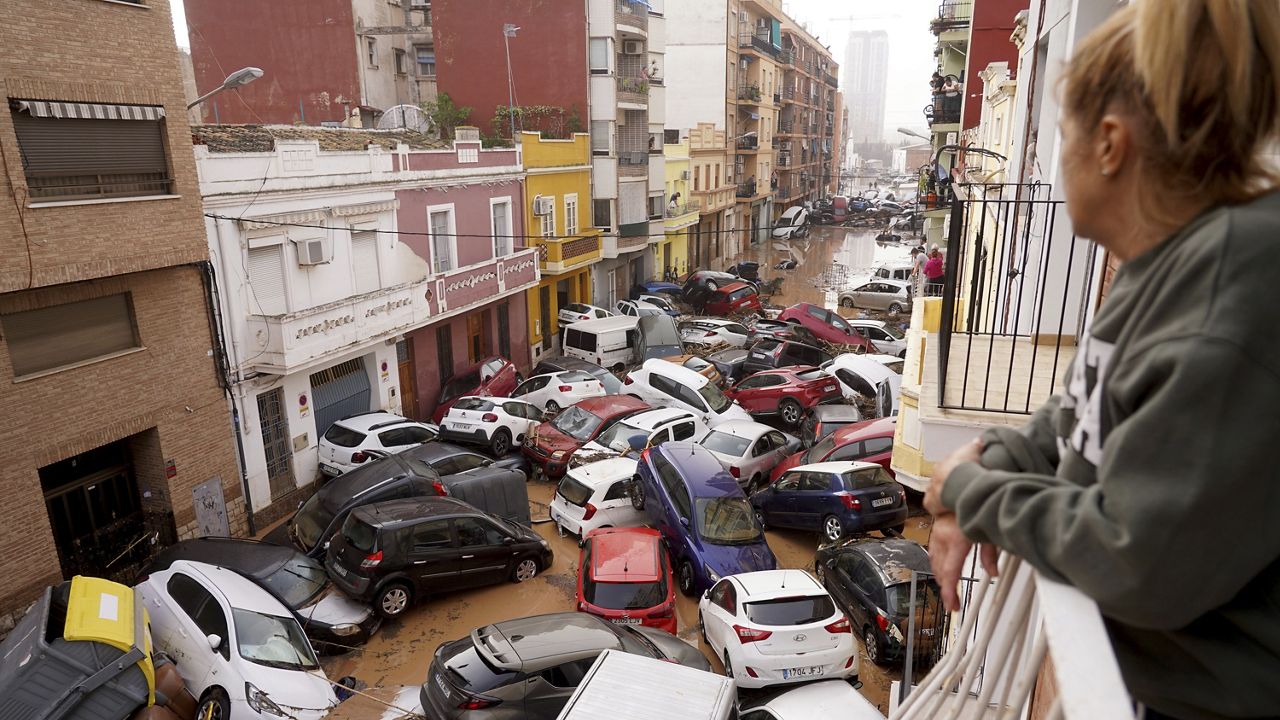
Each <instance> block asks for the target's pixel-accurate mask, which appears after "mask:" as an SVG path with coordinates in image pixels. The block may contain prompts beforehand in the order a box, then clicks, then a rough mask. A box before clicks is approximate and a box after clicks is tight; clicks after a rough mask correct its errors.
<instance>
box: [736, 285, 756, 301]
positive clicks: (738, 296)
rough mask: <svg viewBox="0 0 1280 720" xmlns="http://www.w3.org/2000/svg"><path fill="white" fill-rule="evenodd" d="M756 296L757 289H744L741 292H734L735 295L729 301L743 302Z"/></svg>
mask: <svg viewBox="0 0 1280 720" xmlns="http://www.w3.org/2000/svg"><path fill="white" fill-rule="evenodd" d="M755 294H756V291H755V288H742V289H741V290H734V291H733V293H732V294H731V295H729V300H731V301H732V300H741V299H742V298H745V297H747V296H749V295H755Z"/></svg>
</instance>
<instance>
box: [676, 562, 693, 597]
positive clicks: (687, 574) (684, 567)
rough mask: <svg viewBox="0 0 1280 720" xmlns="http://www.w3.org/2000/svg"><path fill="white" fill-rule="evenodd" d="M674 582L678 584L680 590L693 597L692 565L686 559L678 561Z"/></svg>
mask: <svg viewBox="0 0 1280 720" xmlns="http://www.w3.org/2000/svg"><path fill="white" fill-rule="evenodd" d="M676 582H677V583H678V584H679V585H680V592H682V593H684V594H685V595H686V596H688V597H693V594H694V592H693V591H694V588H693V582H694V580H693V565H691V564H690V563H689V561H688V560H681V561H680V571H679V572H678V573H677V574H676Z"/></svg>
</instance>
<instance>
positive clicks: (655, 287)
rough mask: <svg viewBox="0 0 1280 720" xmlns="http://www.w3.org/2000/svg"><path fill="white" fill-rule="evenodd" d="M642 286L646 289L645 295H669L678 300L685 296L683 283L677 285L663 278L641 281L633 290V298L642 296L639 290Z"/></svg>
mask: <svg viewBox="0 0 1280 720" xmlns="http://www.w3.org/2000/svg"><path fill="white" fill-rule="evenodd" d="M641 288H643V289H644V293H643V294H644V295H667V296H670V297H672V298H675V299H677V300H679V299H680V298H682V297H684V286H683V285H677V284H675V283H672V282H663V281H662V280H647V281H645V282H642V283H640V284H639V285H638V286H637V287H636V288H635V289H634V290H633V291H632V298H631V299H632V300H635V299H637V298H639V297H640V295H641V293H640V292H638V291H639V290H640V289H641Z"/></svg>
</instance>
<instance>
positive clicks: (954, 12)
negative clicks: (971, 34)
mask: <svg viewBox="0 0 1280 720" xmlns="http://www.w3.org/2000/svg"><path fill="white" fill-rule="evenodd" d="M972 19H973V0H942V2H941V3H940V4H939V5H938V17H937V18H936V19H934V21H933V22H934V23H935V24H936V25H938V26H941V27H944V28H951V27H963V26H965V25H968V24H969V21H970V20H972Z"/></svg>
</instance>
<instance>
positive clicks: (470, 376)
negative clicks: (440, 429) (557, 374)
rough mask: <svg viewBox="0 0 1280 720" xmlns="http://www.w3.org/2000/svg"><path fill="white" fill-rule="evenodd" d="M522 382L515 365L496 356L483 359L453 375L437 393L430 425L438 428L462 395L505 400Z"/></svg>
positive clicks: (522, 379)
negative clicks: (488, 396) (437, 401)
mask: <svg viewBox="0 0 1280 720" xmlns="http://www.w3.org/2000/svg"><path fill="white" fill-rule="evenodd" d="M522 382H524V378H523V377H521V375H520V372H519V371H518V370H516V366H515V364H513V363H512V362H511V361H510V360H508V359H506V358H504V357H499V356H497V355H495V356H493V357H491V358H489V359H487V360H485V361H484V362H482V363H480V364H479V365H477V366H475V367H474V368H472V369H471V370H468V371H467V372H464V373H462V374H460V375H454V376H453V377H452V378H450V379H449V382H447V383H445V384H444V389H442V390H441V391H440V402H439V403H437V404H436V410H435V412H433V413H431V422H433V423H435V424H437V425H439V424H440V421H441V420H442V419H444V415H445V413H447V412H449V408H451V407H453V402H454V401H455V400H457V399H458V398H460V397H462V396H463V395H492V396H493V397H506V396H508V395H510V394H511V391H512V390H515V389H516V386H517V385H519V384H520V383H522Z"/></svg>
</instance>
